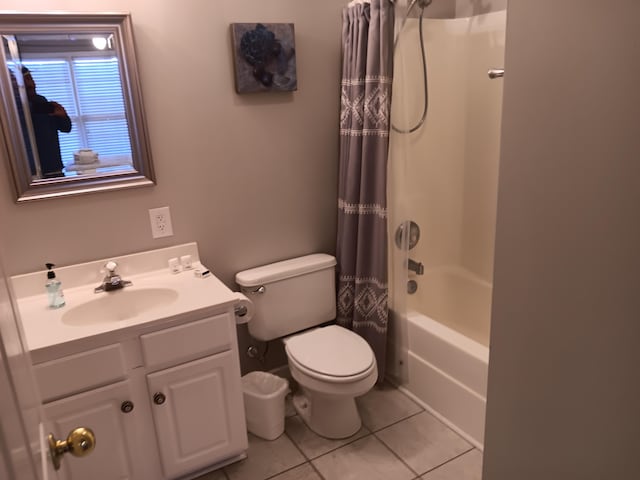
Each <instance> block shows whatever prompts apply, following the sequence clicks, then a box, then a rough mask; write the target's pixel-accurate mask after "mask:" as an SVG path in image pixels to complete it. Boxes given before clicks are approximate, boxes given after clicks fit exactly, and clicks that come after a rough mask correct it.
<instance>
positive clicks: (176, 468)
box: [147, 351, 244, 478]
mask: <svg viewBox="0 0 640 480" xmlns="http://www.w3.org/2000/svg"><path fill="white" fill-rule="evenodd" d="M233 360H234V359H233V357H232V355H231V352H230V351H227V352H223V353H219V354H217V355H211V356H209V357H206V358H203V359H200V360H195V361H193V362H189V363H186V364H183V365H179V366H177V367H173V368H168V369H166V370H162V371H160V372H156V373H153V374H150V375H147V383H148V385H149V392H150V393H152V399H153V402H154V405H153V407H152V412H153V418H154V423H155V427H156V433H157V437H158V447H159V449H160V458H161V460H162V469H163V470H164V472H165V474H166V475H167V476H168V477H170V478H175V477H178V476H180V475H184V474H186V473H188V472H192V471H194V470H198V469H200V468H203V467H206V466H207V465H209V464H211V458H225V457H228V456H230V455H232V454H233V453H234V452H237V451H238V447H239V446H240V445H241V443H240V442H241V441H242V437H243V436H244V432H238V431H237V429H236V425H235V424H237V423H238V419H239V418H240V417H241V416H242V415H244V412H243V405H242V402H241V401H240V402H238V395H237V394H238V392H237V390H236V389H233V388H230V385H229V383H230V382H229V379H228V378H226V377H228V375H229V372H233V368H232V366H233ZM239 433H242V435H239Z"/></svg>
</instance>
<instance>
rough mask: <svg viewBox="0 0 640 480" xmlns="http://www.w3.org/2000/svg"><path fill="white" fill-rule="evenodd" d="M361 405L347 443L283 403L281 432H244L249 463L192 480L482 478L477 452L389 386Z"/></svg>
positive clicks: (376, 388)
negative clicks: (266, 436) (323, 433)
mask: <svg viewBox="0 0 640 480" xmlns="http://www.w3.org/2000/svg"><path fill="white" fill-rule="evenodd" d="M358 406H359V408H360V413H361V415H362V423H363V427H362V429H361V430H360V431H359V432H358V433H356V434H355V435H353V436H352V437H350V438H347V439H344V440H328V439H326V438H322V437H319V436H318V435H316V434H315V433H313V432H312V431H311V430H309V429H308V428H307V427H306V425H305V424H304V423H303V422H302V420H301V419H300V418H299V417H298V416H297V415H295V411H293V409H292V408H291V407H290V406H288V407H287V419H286V423H285V433H284V435H282V436H280V437H279V438H278V439H276V440H274V441H271V442H269V441H266V440H261V439H260V438H258V437H256V436H253V435H251V434H249V452H248V458H247V459H246V460H243V461H241V462H238V463H235V464H233V465H229V466H227V467H225V468H224V469H222V470H218V471H216V472H212V473H210V474H208V475H204V476H202V477H199V478H198V479H197V480H266V479H269V480H303V479H304V480H481V477H482V474H481V470H482V453H481V452H480V451H479V450H477V449H476V448H474V447H473V446H472V445H470V444H469V443H468V442H466V441H465V440H463V439H462V438H461V437H460V436H458V435H457V434H456V433H454V432H453V431H452V430H451V429H449V428H448V427H446V426H445V425H444V424H442V423H441V422H440V421H439V420H437V419H436V418H435V417H433V416H432V415H431V414H429V413H428V412H426V411H425V410H424V409H423V408H422V407H420V406H419V405H417V404H416V403H414V402H413V401H412V400H411V399H410V398H409V397H407V396H406V395H404V394H403V393H402V392H400V391H399V390H397V389H395V388H394V387H393V386H391V385H384V386H383V387H382V388H379V387H375V388H374V389H373V390H371V391H370V392H369V393H367V394H366V395H364V396H363V397H360V398H359V399H358Z"/></svg>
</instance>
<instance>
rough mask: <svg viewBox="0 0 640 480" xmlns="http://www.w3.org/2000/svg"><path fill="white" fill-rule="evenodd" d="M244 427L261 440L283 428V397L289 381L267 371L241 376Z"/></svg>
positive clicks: (275, 434)
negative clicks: (244, 415) (245, 420)
mask: <svg viewBox="0 0 640 480" xmlns="http://www.w3.org/2000/svg"><path fill="white" fill-rule="evenodd" d="M242 391H243V393H244V411H245V414H246V417H247V430H249V432H251V433H253V434H254V435H257V436H258V437H260V438H264V439H265V440H275V439H276V438H278V437H279V436H280V435H282V433H283V432H284V398H285V397H286V396H287V393H289V382H288V381H287V380H286V379H284V378H281V377H278V376H277V375H274V374H272V373H269V372H249V373H247V374H246V375H245V376H244V377H242Z"/></svg>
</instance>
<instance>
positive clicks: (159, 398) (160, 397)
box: [153, 392, 167, 405]
mask: <svg viewBox="0 0 640 480" xmlns="http://www.w3.org/2000/svg"><path fill="white" fill-rule="evenodd" d="M166 400H167V397H165V396H164V393H162V392H158V393H156V394H155V395H154V396H153V403H155V404H156V405H162V404H163V403H164V402H165V401H166Z"/></svg>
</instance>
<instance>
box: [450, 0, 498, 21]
mask: <svg viewBox="0 0 640 480" xmlns="http://www.w3.org/2000/svg"><path fill="white" fill-rule="evenodd" d="M454 1H455V4H456V5H455V9H456V18H460V17H470V16H472V15H481V14H483V13H489V12H497V11H498V10H505V9H506V8H507V0H454Z"/></svg>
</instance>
